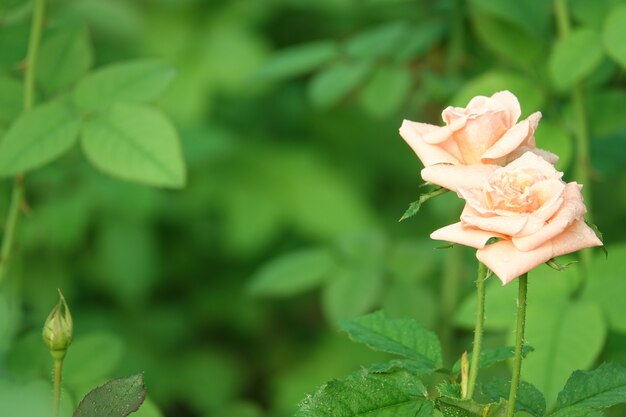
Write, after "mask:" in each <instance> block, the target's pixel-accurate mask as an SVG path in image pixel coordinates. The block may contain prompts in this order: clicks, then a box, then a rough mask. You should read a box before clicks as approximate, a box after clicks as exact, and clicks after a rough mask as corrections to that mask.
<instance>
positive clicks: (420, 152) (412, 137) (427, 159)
mask: <svg viewBox="0 0 626 417" xmlns="http://www.w3.org/2000/svg"><path fill="white" fill-rule="evenodd" d="M441 129H442V128H441V127H439V126H434V125H429V124H425V123H416V122H411V121H410V120H405V121H403V122H402V126H401V127H400V135H401V136H402V138H403V139H404V140H405V141H406V143H408V145H409V146H410V147H411V149H413V152H415V154H416V155H417V157H418V158H419V159H420V161H422V163H423V164H424V166H429V165H433V164H441V163H447V164H458V163H460V162H459V160H458V159H457V158H455V157H454V156H453V155H452V154H450V153H449V152H447V151H446V149H444V148H442V147H441V146H437V145H431V144H429V143H426V142H425V141H424V135H432V134H433V132H441ZM435 134H438V133H435Z"/></svg>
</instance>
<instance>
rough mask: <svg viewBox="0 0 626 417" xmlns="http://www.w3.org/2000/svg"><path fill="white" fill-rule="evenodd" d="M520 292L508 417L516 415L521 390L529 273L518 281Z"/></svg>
mask: <svg viewBox="0 0 626 417" xmlns="http://www.w3.org/2000/svg"><path fill="white" fill-rule="evenodd" d="M517 281H518V283H519V292H518V296H517V330H516V333H515V356H514V357H513V379H512V380H511V391H510V392H509V402H508V405H507V410H506V417H513V416H514V415H515V400H516V399H517V390H518V388H519V381H520V375H521V370H522V346H523V345H524V328H525V326H526V295H527V293H528V273H526V274H524V275H522V276H521V277H519V278H518V279H517Z"/></svg>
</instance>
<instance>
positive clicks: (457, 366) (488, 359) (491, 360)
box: [452, 345, 535, 374]
mask: <svg viewBox="0 0 626 417" xmlns="http://www.w3.org/2000/svg"><path fill="white" fill-rule="evenodd" d="M534 350H535V349H534V348H533V347H532V346H528V345H524V346H522V355H523V357H526V355H527V354H528V353H529V352H532V351H534ZM514 354H515V347H514V346H505V347H500V348H494V349H484V350H482V351H481V352H480V359H479V361H478V366H479V367H480V368H481V369H483V368H488V367H490V366H492V365H495V364H497V363H499V362H503V361H506V360H508V359H511V358H512V357H513V355H514ZM467 360H468V362H471V361H472V352H470V353H468V354H467ZM452 372H454V373H455V374H458V373H459V372H461V361H460V360H458V361H456V362H455V363H454V366H452Z"/></svg>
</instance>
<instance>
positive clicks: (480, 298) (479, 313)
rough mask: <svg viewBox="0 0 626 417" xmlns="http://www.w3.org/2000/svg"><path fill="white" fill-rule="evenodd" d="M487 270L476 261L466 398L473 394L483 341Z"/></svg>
mask: <svg viewBox="0 0 626 417" xmlns="http://www.w3.org/2000/svg"><path fill="white" fill-rule="evenodd" d="M488 275H489V270H488V269H487V267H486V266H485V265H484V264H483V263H482V262H478V274H477V277H476V324H475V325H474V346H473V348H472V362H471V364H470V368H469V380H468V386H467V398H470V399H471V398H472V397H473V396H474V388H475V387H476V378H477V377H478V367H479V363H480V350H481V346H482V341H483V325H484V323H485V280H486V279H487V277H488Z"/></svg>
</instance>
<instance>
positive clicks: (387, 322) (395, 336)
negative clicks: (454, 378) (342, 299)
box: [341, 311, 442, 370]
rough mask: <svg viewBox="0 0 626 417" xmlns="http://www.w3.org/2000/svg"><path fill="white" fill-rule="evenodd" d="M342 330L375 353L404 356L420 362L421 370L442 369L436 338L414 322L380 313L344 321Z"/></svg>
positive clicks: (439, 349)
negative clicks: (422, 368) (390, 317)
mask: <svg viewBox="0 0 626 417" xmlns="http://www.w3.org/2000/svg"><path fill="white" fill-rule="evenodd" d="M341 329H342V330H344V331H346V332H348V334H349V335H350V338H351V339H352V340H354V341H355V342H359V343H365V344H366V345H367V346H369V347H370V348H372V349H374V350H380V351H383V352H388V353H393V354H395V355H401V356H405V357H407V358H409V359H413V360H416V361H418V362H420V363H421V365H422V366H423V367H424V369H425V370H426V369H431V370H435V369H438V368H441V366H442V358H441V345H440V343H439V339H438V338H437V336H436V335H435V334H434V333H433V332H431V331H429V330H427V329H425V328H423V327H422V326H421V325H419V324H418V323H417V322H415V321H413V320H408V319H389V318H387V317H386V316H385V314H384V313H383V312H381V311H379V312H376V313H372V314H369V315H367V316H363V317H359V318H356V319H353V320H345V321H343V322H342V323H341Z"/></svg>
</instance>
